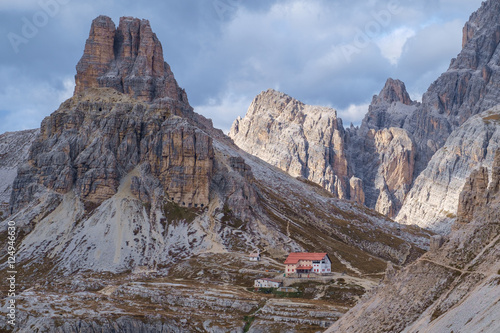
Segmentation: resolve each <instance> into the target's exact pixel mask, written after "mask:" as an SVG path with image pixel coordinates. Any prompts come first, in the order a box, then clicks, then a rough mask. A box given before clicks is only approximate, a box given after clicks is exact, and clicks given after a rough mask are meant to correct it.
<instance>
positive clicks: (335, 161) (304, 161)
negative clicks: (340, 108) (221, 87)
mask: <svg viewBox="0 0 500 333" xmlns="http://www.w3.org/2000/svg"><path fill="white" fill-rule="evenodd" d="M344 135H345V131H344V128H343V126H342V121H341V120H340V119H339V118H337V112H336V111H335V110H334V109H330V108H326V107H319V106H311V105H306V104H304V103H302V102H300V101H298V100H296V99H294V98H292V97H290V96H288V95H286V94H284V93H281V92H278V91H275V90H272V89H269V90H267V91H265V92H262V93H261V94H259V95H258V96H257V97H255V99H254V100H253V102H252V104H251V105H250V107H249V108H248V111H247V114H246V116H245V117H244V118H243V119H241V118H238V119H236V121H235V122H234V123H233V126H232V128H231V131H230V132H229V136H230V137H231V138H232V139H233V140H234V142H235V143H236V144H237V145H238V146H239V147H240V148H242V149H243V150H245V151H247V152H248V153H250V154H253V155H255V156H257V157H259V158H261V159H263V160H264V161H266V162H268V163H270V164H271V165H274V166H276V167H278V168H280V169H282V170H283V171H286V172H288V173H289V174H290V175H292V176H294V177H299V176H300V177H304V178H306V179H308V180H310V181H312V182H315V183H317V184H319V185H321V186H322V187H324V188H325V189H327V190H328V191H330V192H332V193H333V194H334V195H335V196H336V197H338V198H345V199H348V198H349V192H348V191H349V178H350V177H349V176H350V173H349V168H348V164H347V159H346V156H345V139H344Z"/></svg>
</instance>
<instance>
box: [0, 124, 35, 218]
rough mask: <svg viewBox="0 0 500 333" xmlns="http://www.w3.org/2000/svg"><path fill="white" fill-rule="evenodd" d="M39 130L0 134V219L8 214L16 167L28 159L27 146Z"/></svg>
mask: <svg viewBox="0 0 500 333" xmlns="http://www.w3.org/2000/svg"><path fill="white" fill-rule="evenodd" d="M39 132H40V131H39V130H27V131H20V132H7V133H4V134H2V135H0V220H3V219H4V218H5V217H6V216H7V215H9V201H10V194H11V192H12V185H13V183H14V180H15V179H16V176H17V170H18V167H19V166H20V165H22V164H24V163H25V162H26V161H27V160H28V151H29V147H30V146H31V144H32V143H33V141H34V140H35V138H36V136H37V135H38V133H39Z"/></svg>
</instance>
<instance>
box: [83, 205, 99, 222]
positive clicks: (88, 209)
mask: <svg viewBox="0 0 500 333" xmlns="http://www.w3.org/2000/svg"><path fill="white" fill-rule="evenodd" d="M100 205H101V204H98V203H96V202H93V201H88V200H83V209H84V210H85V216H84V218H83V219H86V218H87V217H89V216H90V215H92V213H93V212H94V211H95V210H96V209H97V208H98V207H99V206H100Z"/></svg>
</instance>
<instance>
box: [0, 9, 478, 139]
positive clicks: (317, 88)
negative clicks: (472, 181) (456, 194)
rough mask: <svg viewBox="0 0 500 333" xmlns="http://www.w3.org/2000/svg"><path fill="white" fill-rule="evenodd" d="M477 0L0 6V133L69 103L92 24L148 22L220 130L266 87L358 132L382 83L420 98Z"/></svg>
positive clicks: (455, 45) (36, 121) (199, 107)
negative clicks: (103, 19) (102, 19)
mask: <svg viewBox="0 0 500 333" xmlns="http://www.w3.org/2000/svg"><path fill="white" fill-rule="evenodd" d="M480 5H481V0H363V1H361V0H182V1H181V0H145V1H137V0H121V1H118V0H87V1H77V0H16V1H14V0H0V133H4V132H7V131H17V130H23V129H30V128H37V127H39V126H40V122H41V121H42V120H43V118H44V117H46V116H49V115H50V114H51V113H52V112H53V111H55V110H56V109H57V108H58V107H59V105H60V104H61V103H62V102H63V101H64V100H66V99H67V98H69V97H71V96H72V94H73V90H74V75H75V74H76V69H75V66H76V64H77V62H78V60H79V59H80V57H81V56H82V54H83V49H84V47H85V41H86V39H87V37H88V34H89V30H90V24H91V22H92V20H93V19H94V18H95V17H97V16H99V15H108V16H110V17H111V18H112V19H113V21H114V22H115V23H116V24H118V21H119V18H120V17H121V16H134V17H138V18H145V19H148V20H149V21H150V23H151V27H152V29H153V31H154V32H155V33H156V35H157V36H158V38H159V40H160V41H161V43H162V45H163V52H164V56H165V61H166V62H168V63H169V65H170V66H171V68H172V71H173V72H174V75H175V77H176V79H177V82H178V83H179V85H180V86H181V87H183V88H185V89H186V92H187V94H188V98H189V102H190V104H191V106H193V107H194V108H195V111H196V112H198V113H200V114H202V115H204V116H205V117H208V118H211V119H212V120H213V122H214V126H215V127H217V128H220V129H222V130H223V131H225V132H228V130H229V128H230V127H231V124H232V123H233V121H234V120H235V119H236V117H238V116H241V117H243V116H244V115H245V113H246V111H247V109H248V106H249V105H250V103H251V101H252V100H253V98H254V97H255V96H256V95H257V94H259V93H260V92H261V91H264V90H267V89H268V88H273V89H276V90H279V91H282V92H284V93H287V94H288V95H290V96H292V97H295V98H297V99H299V100H301V101H302V102H304V103H307V104H314V105H323V106H330V107H333V108H335V109H336V110H337V111H338V115H339V116H340V117H341V118H342V120H343V123H344V126H348V125H349V124H350V123H353V124H355V125H357V124H359V123H360V122H361V120H362V118H363V116H364V114H365V113H366V112H367V110H368V105H369V103H370V101H371V99H372V97H373V95H374V94H377V93H379V92H380V90H381V89H382V87H383V86H384V83H385V81H386V80H387V78H389V77H392V78H394V79H400V80H402V81H403V82H405V84H406V88H407V90H408V92H409V93H410V96H411V97H412V98H413V99H415V100H420V99H421V97H422V94H423V93H424V92H425V91H426V90H427V88H428V87H429V85H430V84H431V83H432V82H433V81H434V80H436V79H437V78H438V77H439V75H440V74H441V73H442V72H444V71H446V69H447V68H448V66H449V64H450V61H451V59H452V58H454V57H456V55H457V54H458V53H459V52H460V50H461V46H462V45H461V44H462V27H463V25H464V23H465V22H466V21H467V20H468V18H469V16H470V14H471V13H472V12H474V11H475V10H477V9H478V8H479V7H480Z"/></svg>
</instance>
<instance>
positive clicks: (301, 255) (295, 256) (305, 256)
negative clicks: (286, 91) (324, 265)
mask: <svg viewBox="0 0 500 333" xmlns="http://www.w3.org/2000/svg"><path fill="white" fill-rule="evenodd" d="M327 255H328V254H327V253H326V252H325V253H309V252H292V253H290V254H289V255H288V258H286V260H285V265H287V264H296V263H298V262H299V260H313V261H317V260H321V259H323V258H324V257H325V256H327Z"/></svg>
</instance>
